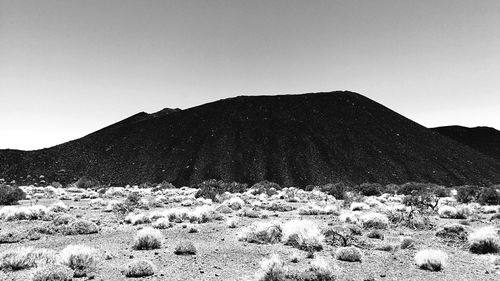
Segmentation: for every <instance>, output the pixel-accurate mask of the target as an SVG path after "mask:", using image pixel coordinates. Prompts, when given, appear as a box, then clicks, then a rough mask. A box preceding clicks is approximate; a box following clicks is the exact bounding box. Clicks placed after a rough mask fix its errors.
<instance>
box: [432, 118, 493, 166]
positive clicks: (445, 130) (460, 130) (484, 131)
mask: <svg viewBox="0 0 500 281" xmlns="http://www.w3.org/2000/svg"><path fill="white" fill-rule="evenodd" d="M432 130H434V131H436V132H438V133H440V134H442V135H445V136H447V137H449V138H452V139H454V140H456V141H457V142H459V143H462V144H465V145H468V146H470V147H472V148H473V149H475V150H477V151H479V152H481V153H483V154H485V155H487V156H490V157H492V158H495V159H496V160H498V161H500V131H497V130H495V129H493V128H490V127H475V128H467V127H462V126H447V127H438V128H433V129H432Z"/></svg>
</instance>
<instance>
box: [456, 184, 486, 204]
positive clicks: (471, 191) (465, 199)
mask: <svg viewBox="0 0 500 281" xmlns="http://www.w3.org/2000/svg"><path fill="white" fill-rule="evenodd" d="M456 190H457V196H456V197H457V201H458V202H460V203H465V204H467V203H470V202H475V201H477V199H478V198H479V195H480V193H481V188H480V187H479V186H476V185H464V186H459V187H457V188H456Z"/></svg>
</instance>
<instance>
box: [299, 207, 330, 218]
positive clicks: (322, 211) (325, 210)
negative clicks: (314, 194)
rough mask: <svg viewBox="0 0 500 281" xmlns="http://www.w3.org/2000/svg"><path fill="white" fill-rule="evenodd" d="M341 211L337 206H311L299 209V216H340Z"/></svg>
mask: <svg viewBox="0 0 500 281" xmlns="http://www.w3.org/2000/svg"><path fill="white" fill-rule="evenodd" d="M338 212H339V210H338V208H337V206H335V205H328V206H325V207H321V206H318V205H316V204H309V205H307V206H304V207H301V208H299V215H301V216H316V215H330V214H338Z"/></svg>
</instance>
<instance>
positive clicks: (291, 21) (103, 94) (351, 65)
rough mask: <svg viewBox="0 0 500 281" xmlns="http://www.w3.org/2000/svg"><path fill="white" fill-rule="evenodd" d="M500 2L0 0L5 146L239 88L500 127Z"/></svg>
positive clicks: (42, 141)
mask: <svg viewBox="0 0 500 281" xmlns="http://www.w3.org/2000/svg"><path fill="white" fill-rule="evenodd" d="M499 50H500V1H498V0H481V1H475V0H450V1H440V0H419V1H414V0H411V1H410V0H409V1H404V0H394V1H387V0H363V1H360V0H349V1H347V0H346V1H335V0H328V1H319V0H318V1H314V0H309V1H305V0H304V1H295V0H266V1H258V0H252V1H243V0H210V1H208V0H207V1H201V0H200V1H192V0H178V1H175V0H172V1H167V0H163V1H159V0H158V1H155V0H134V1H131V0H80V1H76V0H0V148H12V149H25V150H33V149H40V148H44V147H50V146H53V145H56V144H60V143H63V142H66V141H69V140H72V139H76V138H80V137H82V136H84V135H86V134H89V133H91V132H93V131H96V130H98V129H100V128H102V127H105V126H107V125H110V124H112V123H115V122H117V121H119V120H121V119H124V118H126V117H128V116H131V115H133V114H135V113H138V112H141V111H146V112H149V113H152V112H155V111H159V110H161V109H162V108H165V107H169V108H182V109H184V108H189V107H192V106H196V105H200V104H203V103H206V102H210V101H215V100H219V99H222V98H227V97H233V96H238V95H267V94H287V93H309V92H319V91H334V90H350V91H354V92H358V93H360V94H362V95H365V96H367V97H369V98H371V99H373V100H375V101H377V102H379V103H381V104H383V105H385V106H387V107H389V108H391V109H393V110H394V111H396V112H398V113H400V114H403V115H405V116H406V117H408V118H410V119H412V120H414V121H416V122H418V123H420V124H422V125H424V126H427V127H434V126H443V125H463V126H468V127H471V126H490V127H495V128H497V129H500V51H499Z"/></svg>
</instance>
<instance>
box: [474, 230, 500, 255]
mask: <svg viewBox="0 0 500 281" xmlns="http://www.w3.org/2000/svg"><path fill="white" fill-rule="evenodd" d="M469 244H470V247H469V250H470V251H471V252H472V253H475V254H490V253H498V252H500V237H499V236H498V233H497V231H496V230H495V229H494V228H493V227H483V228H480V229H477V230H475V231H474V232H472V233H471V234H470V235H469Z"/></svg>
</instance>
